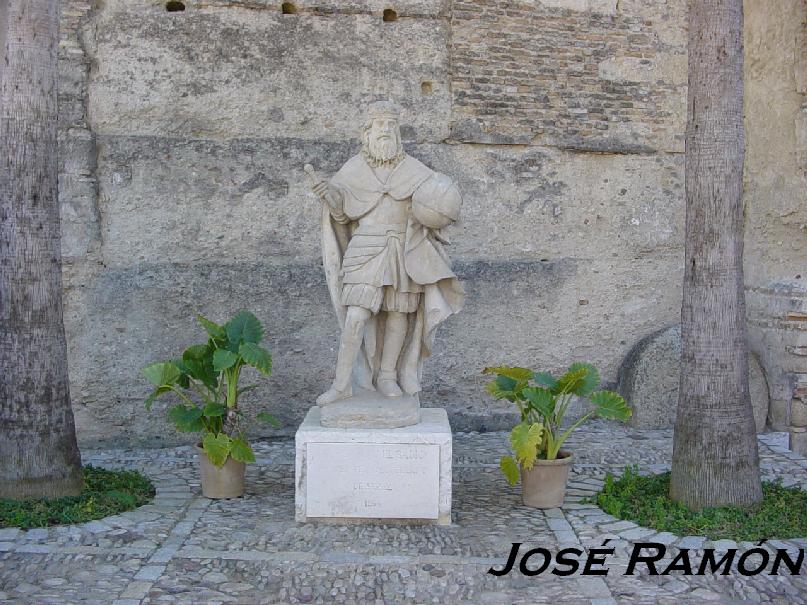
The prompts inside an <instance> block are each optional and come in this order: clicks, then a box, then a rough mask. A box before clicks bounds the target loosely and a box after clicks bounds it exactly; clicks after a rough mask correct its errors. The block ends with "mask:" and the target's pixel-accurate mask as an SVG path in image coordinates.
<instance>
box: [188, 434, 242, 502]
mask: <svg viewBox="0 0 807 605" xmlns="http://www.w3.org/2000/svg"><path fill="white" fill-rule="evenodd" d="M196 451H197V452H198V453H199V470H200V471H201V475H202V495H204V497H205V498H239V497H241V496H243V495H244V473H245V471H246V468H247V467H246V464H244V463H243V462H238V461H237V460H233V459H232V458H229V457H228V458H227V462H225V463H224V466H222V467H221V468H219V467H218V466H216V465H215V464H213V463H212V462H210V458H208V457H207V454H206V453H205V451H204V450H203V449H202V448H201V447H200V446H199V445H197V446H196Z"/></svg>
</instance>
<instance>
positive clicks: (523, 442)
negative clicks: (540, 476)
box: [510, 422, 544, 470]
mask: <svg viewBox="0 0 807 605" xmlns="http://www.w3.org/2000/svg"><path fill="white" fill-rule="evenodd" d="M543 431H544V427H543V425H542V424H541V423H540V422H534V423H532V424H530V423H528V422H522V423H520V424H517V425H516V426H515V427H513V430H512V431H511V432H510V445H511V446H513V452H515V454H516V460H518V462H520V463H521V466H523V467H524V468H526V469H527V470H529V469H531V468H532V465H533V463H534V462H535V459H536V458H537V457H538V444H539V443H540V442H541V435H542V434H543Z"/></svg>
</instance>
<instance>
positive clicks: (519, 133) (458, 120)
mask: <svg viewBox="0 0 807 605" xmlns="http://www.w3.org/2000/svg"><path fill="white" fill-rule="evenodd" d="M451 29H452V42H451V62H452V82H451V85H452V89H453V103H454V107H453V109H454V116H453V117H454V123H453V128H452V137H453V138H454V139H456V140H459V141H473V142H493V143H526V144H530V143H532V144H549V145H558V146H561V147H572V148H583V149H592V150H602V151H616V152H631V151H639V152H641V151H651V150H652V149H653V148H654V147H655V146H654V145H653V139H654V138H655V137H654V135H656V134H658V133H659V132H660V131H669V130H670V129H675V131H676V132H680V130H681V124H680V123H679V122H678V121H676V120H674V119H672V118H673V117H672V116H671V114H670V113H669V112H668V111H665V110H664V108H663V107H662V106H661V105H662V101H663V99H664V97H665V96H666V95H671V94H680V93H677V92H676V88H675V86H673V85H671V84H668V83H665V82H663V81H658V82H653V83H646V82H637V81H620V80H615V79H604V78H603V77H601V75H600V64H601V63H602V62H603V61H606V60H608V59H611V58H614V57H620V58H625V57H633V58H636V59H638V61H639V64H640V65H642V64H647V65H650V64H651V63H652V61H653V59H655V58H656V56H657V53H658V52H659V49H660V47H661V46H662V45H661V44H660V42H659V40H658V38H657V35H656V33H655V31H654V29H653V22H652V21H649V20H646V19H644V18H643V17H641V16H632V15H626V14H622V13H616V14H602V13H596V12H589V11H572V10H568V9H564V8H555V7H546V6H543V5H541V4H539V3H536V2H513V1H511V0H501V1H498V2H479V1H478V0H456V1H455V2H454V4H453V12H452V14H451ZM618 125H624V126H627V125H630V128H629V130H630V131H631V132H632V133H633V132H636V130H637V129H636V128H635V127H636V126H637V125H638V126H640V127H641V130H642V131H643V133H644V134H643V135H642V136H636V135H634V134H631V135H630V136H626V129H625V128H618Z"/></svg>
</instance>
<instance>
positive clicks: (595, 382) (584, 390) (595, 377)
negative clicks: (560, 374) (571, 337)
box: [569, 361, 600, 397]
mask: <svg viewBox="0 0 807 605" xmlns="http://www.w3.org/2000/svg"><path fill="white" fill-rule="evenodd" d="M583 369H585V370H587V372H588V373H587V374H586V375H585V377H584V378H583V383H582V384H581V385H580V386H579V387H578V388H577V390H576V391H571V392H574V394H575V395H577V396H579V397H586V396H587V395H590V394H591V393H593V392H594V391H596V390H597V388H599V386H600V373H599V372H598V371H597V368H595V367H594V366H593V365H591V364H590V363H582V362H579V361H577V362H575V363H573V364H572V365H570V366H569V371H570V372H578V371H579V370H583Z"/></svg>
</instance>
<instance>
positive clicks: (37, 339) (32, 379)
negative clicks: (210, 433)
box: [0, 0, 82, 499]
mask: <svg viewBox="0 0 807 605" xmlns="http://www.w3.org/2000/svg"><path fill="white" fill-rule="evenodd" d="M2 5H3V6H2V8H0V19H2V21H0V41H1V42H2V43H3V45H2V50H0V52H2V57H0V58H1V59H2V61H3V62H2V64H0V73H2V75H0V372H2V375H1V376H0V497H3V498H20V499H21V498H31V497H42V496H47V497H51V496H65V495H75V494H78V493H79V492H80V491H81V487H82V473H81V456H80V454H79V451H78V446H77V444H76V433H75V427H74V424H73V411H72V409H71V407H70V391H69V388H68V380H67V347H66V344H65V336H64V325H63V323H62V279H61V250H60V246H61V242H60V236H59V201H58V197H57V163H56V82H57V61H56V60H57V48H58V40H59V36H58V33H59V4H58V0H3V1H2Z"/></svg>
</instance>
